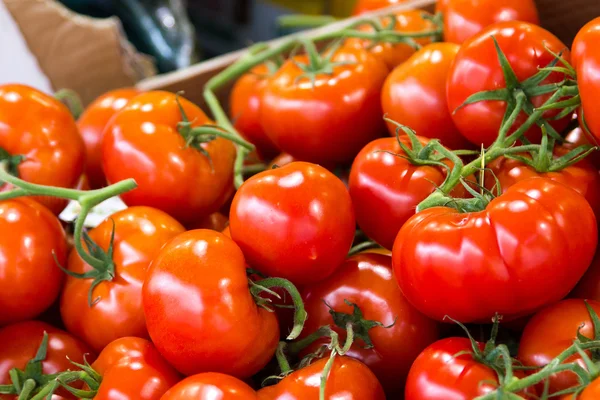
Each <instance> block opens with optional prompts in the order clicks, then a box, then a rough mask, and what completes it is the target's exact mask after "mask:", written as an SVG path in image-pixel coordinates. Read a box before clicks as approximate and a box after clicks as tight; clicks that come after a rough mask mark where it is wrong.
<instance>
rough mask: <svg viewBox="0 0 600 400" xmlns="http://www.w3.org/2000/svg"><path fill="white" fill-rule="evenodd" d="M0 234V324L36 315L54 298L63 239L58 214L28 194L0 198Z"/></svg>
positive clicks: (57, 290) (63, 257)
mask: <svg viewBox="0 0 600 400" xmlns="http://www.w3.org/2000/svg"><path fill="white" fill-rule="evenodd" d="M0 232H2V234H0V287H2V290H1V291H0V310H1V311H0V326H2V325H7V324H10V323H14V322H18V321H24V320H28V319H32V318H35V317H37V316H38V315H40V314H41V313H42V312H44V311H45V310H46V309H47V308H48V307H50V306H51V305H52V303H53V302H54V301H55V300H56V298H57V297H58V295H59V293H60V289H61V287H62V283H63V279H64V274H63V272H62V271H61V270H60V269H59V268H58V267H57V265H56V262H57V261H58V262H59V263H60V264H61V265H64V264H65V261H66V259H67V241H66V237H65V232H64V231H63V229H62V226H61V224H60V222H59V220H58V218H56V217H55V216H54V215H53V214H52V213H51V212H50V210H48V209H47V208H46V207H44V206H42V205H41V204H39V203H37V202H36V201H34V200H31V199H27V198H20V199H12V200H3V201H0ZM53 254H55V255H56V261H55V259H54V257H53Z"/></svg>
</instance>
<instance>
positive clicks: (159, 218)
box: [60, 207, 185, 351]
mask: <svg viewBox="0 0 600 400" xmlns="http://www.w3.org/2000/svg"><path fill="white" fill-rule="evenodd" d="M113 224H114V225H113ZM113 226H114V232H115V237H114V243H113V252H114V253H113V258H112V259H113V262H114V266H115V267H114V268H115V269H114V270H115V275H114V278H113V279H112V280H105V281H103V282H102V283H100V284H99V285H98V286H96V287H95V288H94V290H93V292H92V298H93V299H94V300H95V299H98V300H97V303H96V304H94V305H93V306H91V307H90V306H89V304H88V294H89V291H90V287H91V285H92V282H93V279H81V278H77V277H73V276H69V277H68V278H67V282H66V284H65V288H64V289H63V292H62V296H61V304H60V311H61V315H62V319H63V321H64V323H65V326H66V327H67V329H68V330H69V332H72V333H74V334H76V335H77V336H78V337H80V338H82V339H83V340H85V342H86V343H88V344H89V345H90V346H92V348H94V349H95V350H96V351H100V350H102V349H103V348H104V347H105V346H106V345H108V344H109V343H110V342H112V341H113V340H115V339H118V338H120V337H125V336H139V337H148V331H147V330H146V321H145V319H144V311H143V309H142V284H143V283H144V278H145V276H146V273H147V270H148V265H149V264H150V262H151V261H152V259H153V258H154V256H155V255H156V254H158V252H159V250H160V248H161V247H162V246H163V245H164V244H165V243H166V242H167V241H169V240H170V239H171V238H173V237H175V236H176V235H178V234H180V233H182V232H184V231H185V229H184V228H183V226H181V224H179V222H177V221H176V220H175V219H173V218H172V217H170V216H169V215H168V214H166V213H164V212H162V211H160V210H157V209H154V208H150V207H130V208H127V209H125V210H123V211H119V212H117V213H115V214H113V215H111V217H110V218H109V219H107V220H105V221H104V222H102V223H101V224H100V225H98V226H97V227H96V228H94V229H92V230H90V231H89V236H90V238H92V240H93V241H94V242H95V243H96V244H97V245H98V246H100V247H101V248H102V249H104V250H105V251H106V250H107V249H108V247H109V244H110V239H111V235H112V231H113ZM67 268H68V269H69V270H70V271H71V272H74V273H78V274H82V273H86V272H89V271H92V270H93V268H92V267H91V266H90V265H88V264H87V263H85V262H84V261H83V260H82V259H81V258H80V257H79V254H77V251H75V250H72V251H71V254H70V255H69V261H68V265H67ZM95 301H96V300H95Z"/></svg>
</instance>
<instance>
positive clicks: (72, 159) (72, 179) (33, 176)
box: [0, 85, 85, 214]
mask: <svg viewBox="0 0 600 400" xmlns="http://www.w3.org/2000/svg"><path fill="white" fill-rule="evenodd" d="M24 116H26V117H24ZM0 148H1V149H3V150H5V151H7V152H8V153H9V154H10V155H11V156H23V157H24V159H23V161H22V162H21V163H20V164H19V165H18V167H17V171H18V174H19V177H20V178H21V179H23V180H26V181H28V182H33V183H38V184H42V185H51V186H59V187H66V188H72V187H75V185H77V181H78V180H79V177H80V176H81V173H82V172H83V165H84V161H85V148H84V146H83V140H82V139H81V136H80V135H79V132H78V130H77V125H76V124H75V120H74V119H73V117H72V116H71V113H70V112H69V110H68V109H67V107H66V106H65V105H64V104H62V103H61V102H60V101H58V100H56V99H55V98H53V97H52V96H48V95H47V94H45V93H42V92H40V91H38V90H36V89H33V88H31V87H28V86H24V85H0ZM7 189H10V186H9V185H6V184H4V185H2V186H0V190H7ZM37 200H39V201H40V202H41V203H42V204H44V205H45V206H46V207H48V208H49V209H50V211H52V212H53V213H54V214H58V213H60V212H61V211H62V210H63V208H65V206H66V204H67V201H66V200H62V199H57V198H51V197H41V198H38V199H37Z"/></svg>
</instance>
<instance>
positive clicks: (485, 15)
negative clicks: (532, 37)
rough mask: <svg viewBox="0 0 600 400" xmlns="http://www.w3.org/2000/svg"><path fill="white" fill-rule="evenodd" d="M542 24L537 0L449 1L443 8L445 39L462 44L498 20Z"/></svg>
mask: <svg viewBox="0 0 600 400" xmlns="http://www.w3.org/2000/svg"><path fill="white" fill-rule="evenodd" d="M503 21H523V22H531V23H532V24H536V25H539V24H540V18H539V17H538V12H537V8H536V6H535V1H534V0H448V2H447V4H446V5H445V7H444V41H446V42H452V43H458V44H461V43H463V42H464V41H465V40H467V39H469V38H471V37H473V36H474V35H476V34H478V33H479V32H481V31H482V30H483V29H484V28H486V27H487V26H489V25H491V24H493V23H495V22H503Z"/></svg>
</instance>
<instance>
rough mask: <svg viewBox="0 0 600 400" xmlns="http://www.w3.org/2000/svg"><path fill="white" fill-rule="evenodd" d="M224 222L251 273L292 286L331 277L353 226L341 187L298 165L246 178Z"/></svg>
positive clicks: (323, 174) (315, 168)
mask: <svg viewBox="0 0 600 400" xmlns="http://www.w3.org/2000/svg"><path fill="white" fill-rule="evenodd" d="M229 218H230V225H229V228H230V230H231V237H232V238H233V240H234V241H235V242H236V243H237V244H238V245H239V246H240V248H241V249H242V251H243V252H244V255H245V256H246V260H247V262H248V264H249V265H250V266H252V268H256V269H257V270H258V271H260V272H262V273H264V274H266V275H268V276H273V277H280V278H286V279H289V280H290V281H292V282H293V283H295V284H297V285H304V284H308V283H312V282H317V281H319V280H322V279H324V278H326V277H327V276H329V275H331V274H332V273H333V271H335V269H336V268H337V267H339V266H340V264H341V263H342V262H343V261H344V259H345V258H346V255H347V254H348V251H349V250H350V247H351V246H352V241H353V239H354V231H355V226H356V225H355V220H354V211H353V209H352V200H351V199H350V194H349V193H348V190H347V189H346V187H345V186H344V184H343V182H342V181H341V180H339V179H338V178H337V177H336V176H335V175H333V174H332V173H331V172H329V171H327V170H326V169H325V168H323V167H320V166H318V165H315V164H310V163H303V162H295V163H291V164H288V165H286V166H283V167H280V168H275V169H271V170H267V171H264V172H261V173H260V174H257V175H254V176H253V177H252V178H250V179H248V180H247V181H246V182H245V183H244V184H243V185H242V186H241V187H240V189H239V190H238V191H237V193H236V195H235V197H234V198H233V203H232V206H231V213H230V215H229Z"/></svg>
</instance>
